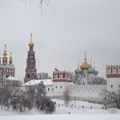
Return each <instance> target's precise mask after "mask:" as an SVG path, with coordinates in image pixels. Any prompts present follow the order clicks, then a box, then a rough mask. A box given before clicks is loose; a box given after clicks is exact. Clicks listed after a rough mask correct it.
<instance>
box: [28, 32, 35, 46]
mask: <svg viewBox="0 0 120 120" xmlns="http://www.w3.org/2000/svg"><path fill="white" fill-rule="evenodd" d="M30 36H31V38H30V42H29V46H30V47H33V46H34V43H33V42H32V33H31V34H30Z"/></svg>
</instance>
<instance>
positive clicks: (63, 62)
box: [0, 0, 120, 79]
mask: <svg viewBox="0 0 120 120" xmlns="http://www.w3.org/2000/svg"><path fill="white" fill-rule="evenodd" d="M26 1H28V0H26ZM31 1H32V0H31ZM33 1H35V2H33ZM33 1H32V4H30V3H29V2H27V3H26V4H25V2H23V0H0V56H2V53H3V48H4V44H5V43H6V44H7V51H8V53H9V51H12V52H13V59H14V64H15V66H16V77H18V78H21V79H22V78H24V73H25V67H26V58H27V51H28V42H29V39H30V33H31V32H32V34H33V42H34V44H35V47H34V50H35V52H36V59H37V71H38V72H42V71H44V72H48V73H50V74H52V71H53V69H54V68H55V67H57V68H58V69H61V70H69V71H74V69H75V68H76V67H77V63H78V60H79V61H80V63H81V62H82V61H83V58H84V51H86V52H87V57H88V62H89V61H90V59H91V60H92V61H93V62H94V61H95V63H96V69H97V70H98V71H99V73H100V76H104V77H105V66H106V65H107V64H120V54H119V51H120V1H119V0H49V4H48V6H47V5H46V3H44V4H43V9H42V10H41V8H40V7H38V2H37V1H38V0H33Z"/></svg>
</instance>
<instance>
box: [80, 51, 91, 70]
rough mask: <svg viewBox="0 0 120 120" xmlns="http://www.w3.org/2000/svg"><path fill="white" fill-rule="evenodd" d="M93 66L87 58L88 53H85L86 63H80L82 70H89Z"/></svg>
mask: <svg viewBox="0 0 120 120" xmlns="http://www.w3.org/2000/svg"><path fill="white" fill-rule="evenodd" d="M90 67H91V65H90V64H89V63H87V58H86V53H85V58H84V63H82V64H81V65H80V68H81V69H82V70H88V69H89V68H90Z"/></svg>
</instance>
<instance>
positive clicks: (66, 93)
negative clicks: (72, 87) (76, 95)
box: [63, 88, 70, 107]
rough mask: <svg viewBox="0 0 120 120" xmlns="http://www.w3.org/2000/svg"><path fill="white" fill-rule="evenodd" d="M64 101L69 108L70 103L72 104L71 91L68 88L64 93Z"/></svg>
mask: <svg viewBox="0 0 120 120" xmlns="http://www.w3.org/2000/svg"><path fill="white" fill-rule="evenodd" d="M63 99H64V103H65V105H66V107H67V106H68V104H69V102H70V91H69V89H68V88H66V89H65V91H64V93H63Z"/></svg>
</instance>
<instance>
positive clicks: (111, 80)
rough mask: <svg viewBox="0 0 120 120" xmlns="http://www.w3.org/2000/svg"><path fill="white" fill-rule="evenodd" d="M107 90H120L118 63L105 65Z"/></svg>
mask: <svg viewBox="0 0 120 120" xmlns="http://www.w3.org/2000/svg"><path fill="white" fill-rule="evenodd" d="M106 78H107V90H108V91H110V92H118V90H120V65H108V66H106Z"/></svg>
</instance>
